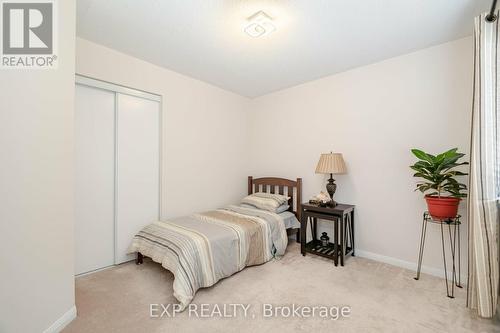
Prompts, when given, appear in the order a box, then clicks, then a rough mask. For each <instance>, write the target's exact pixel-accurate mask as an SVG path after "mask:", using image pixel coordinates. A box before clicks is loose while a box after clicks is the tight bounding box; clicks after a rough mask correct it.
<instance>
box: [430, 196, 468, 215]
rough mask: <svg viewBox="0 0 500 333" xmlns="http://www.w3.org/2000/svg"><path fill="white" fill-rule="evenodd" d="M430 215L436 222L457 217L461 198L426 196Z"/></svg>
mask: <svg viewBox="0 0 500 333" xmlns="http://www.w3.org/2000/svg"><path fill="white" fill-rule="evenodd" d="M425 201H427V208H428V209H429V214H431V216H432V217H433V218H434V219H436V220H444V219H450V218H454V217H455V216H457V212H458V204H459V203H460V198H453V197H436V196H430V195H426V196H425Z"/></svg>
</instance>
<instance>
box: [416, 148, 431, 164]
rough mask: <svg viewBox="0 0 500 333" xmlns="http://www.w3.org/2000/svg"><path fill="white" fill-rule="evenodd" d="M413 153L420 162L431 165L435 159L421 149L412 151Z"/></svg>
mask: <svg viewBox="0 0 500 333" xmlns="http://www.w3.org/2000/svg"><path fill="white" fill-rule="evenodd" d="M411 152H412V153H413V155H415V156H416V157H417V158H418V159H420V160H423V161H427V162H429V163H432V162H433V159H432V157H431V156H429V155H428V154H427V153H424V152H423V151H421V150H419V149H412V150H411Z"/></svg>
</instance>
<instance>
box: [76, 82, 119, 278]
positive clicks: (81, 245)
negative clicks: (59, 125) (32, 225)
mask: <svg viewBox="0 0 500 333" xmlns="http://www.w3.org/2000/svg"><path fill="white" fill-rule="evenodd" d="M75 112H76V113H75V156H76V163H75V219H76V221H75V243H76V258H75V261H76V263H75V270H76V272H75V273H76V274H81V273H85V272H89V271H92V270H96V269H99V268H103V267H106V266H110V265H113V263H114V172H115V169H114V168H115V165H114V145H115V134H114V117H115V116H114V113H115V94H114V93H112V92H108V91H105V90H100V89H95V88H90V87H87V86H81V85H77V86H76V111H75Z"/></svg>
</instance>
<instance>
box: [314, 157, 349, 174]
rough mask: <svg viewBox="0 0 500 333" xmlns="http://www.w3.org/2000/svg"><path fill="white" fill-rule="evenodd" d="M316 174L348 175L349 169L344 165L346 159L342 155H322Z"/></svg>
mask: <svg viewBox="0 0 500 333" xmlns="http://www.w3.org/2000/svg"><path fill="white" fill-rule="evenodd" d="M316 173H325V174H330V173H332V174H340V173H347V168H346V166H345V163H344V158H343V157H342V154H340V153H329V154H321V157H320V158H319V161H318V165H317V166H316Z"/></svg>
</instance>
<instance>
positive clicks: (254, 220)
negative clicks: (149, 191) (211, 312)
mask: <svg viewBox="0 0 500 333" xmlns="http://www.w3.org/2000/svg"><path fill="white" fill-rule="evenodd" d="M263 193H266V194H263ZM248 194H249V196H250V198H254V197H255V196H257V197H265V200H270V199H269V198H273V200H274V198H275V197H277V198H278V199H280V198H281V199H282V200H286V199H288V202H282V206H280V207H283V208H287V210H286V211H283V212H279V211H278V210H277V211H275V212H274V211H270V210H267V209H262V207H261V208H257V207H255V206H252V205H248V204H240V205H230V206H227V207H224V208H220V209H216V210H213V211H208V212H204V213H198V214H193V215H189V216H185V217H179V218H175V219H172V220H169V221H158V222H154V223H151V224H149V225H147V226H146V227H144V228H143V229H142V230H141V231H140V232H139V233H137V235H136V236H134V238H133V240H132V245H131V246H130V249H129V252H130V253H137V261H136V263H137V264H141V263H142V260H143V257H144V256H147V257H150V258H151V259H152V260H153V261H155V262H158V263H161V264H162V266H163V267H164V268H166V269H168V270H169V271H171V272H172V273H173V274H174V285H173V289H174V296H175V298H177V300H179V303H180V307H181V310H183V309H185V308H186V306H187V305H188V304H189V303H190V302H191V301H192V300H193V298H194V295H195V293H196V291H197V290H198V289H200V288H205V287H210V286H212V285H214V284H215V283H217V281H219V280H221V279H223V278H225V277H228V276H231V275H233V274H234V273H236V272H239V271H241V270H242V269H243V268H245V267H247V266H253V265H260V264H263V263H265V262H268V261H269V260H271V259H273V258H274V257H277V256H278V257H279V256H282V255H284V253H285V250H286V246H287V244H288V236H287V234H288V233H293V232H294V233H296V235H297V241H299V234H300V232H299V228H300V223H299V221H300V214H301V199H302V198H301V195H302V181H301V179H300V178H298V179H297V180H295V181H294V180H289V179H284V178H257V179H253V178H252V177H248ZM280 195H281V196H280ZM283 196H284V197H288V198H285V199H283V198H284V197H283ZM247 198H249V197H247ZM270 201H272V200H270ZM287 206H289V207H287Z"/></svg>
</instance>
